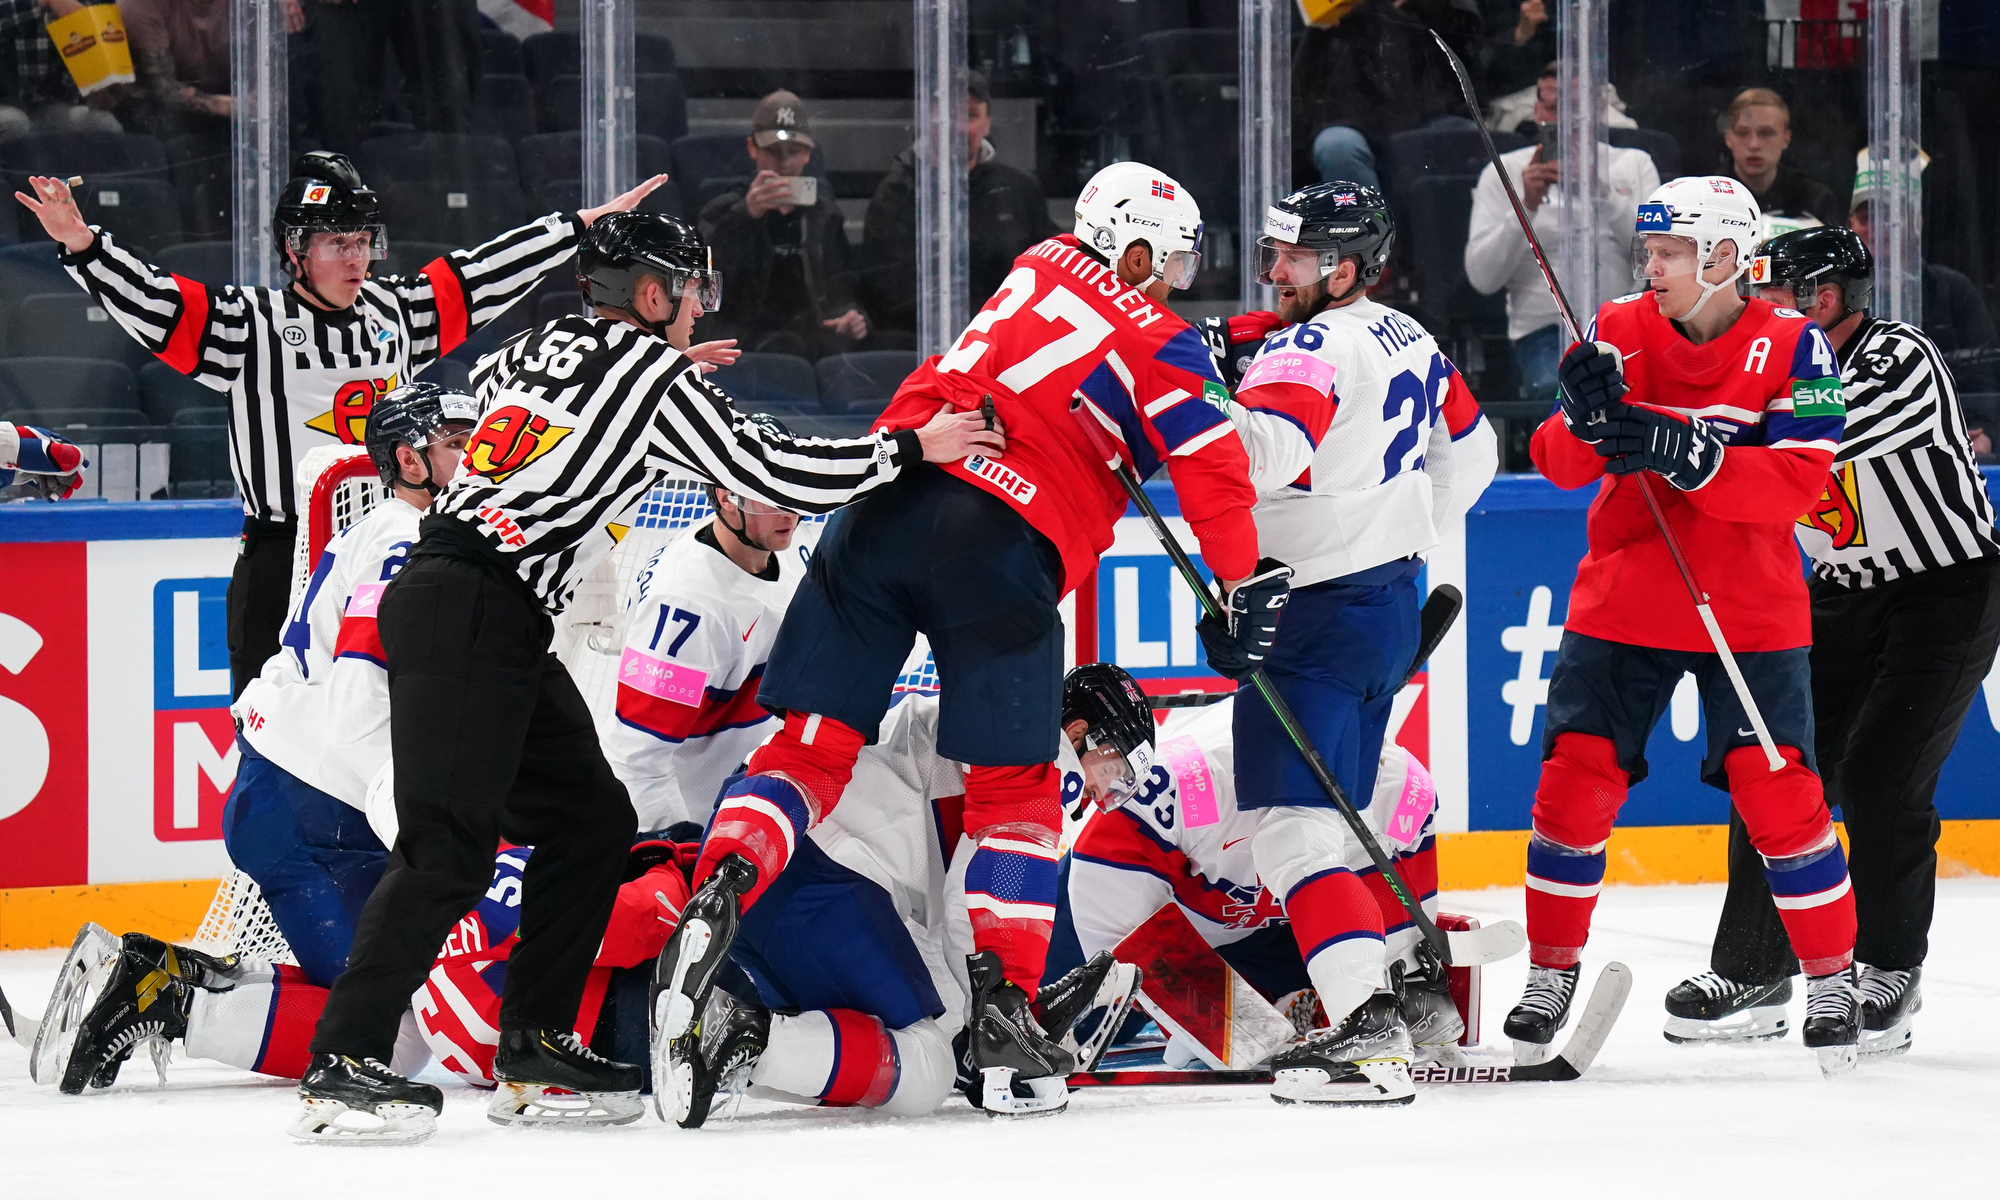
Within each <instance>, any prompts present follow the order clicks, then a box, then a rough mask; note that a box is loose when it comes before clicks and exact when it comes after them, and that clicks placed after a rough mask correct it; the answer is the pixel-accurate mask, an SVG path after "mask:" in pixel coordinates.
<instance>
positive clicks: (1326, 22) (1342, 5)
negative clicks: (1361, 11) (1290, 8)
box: [1299, 0, 1361, 29]
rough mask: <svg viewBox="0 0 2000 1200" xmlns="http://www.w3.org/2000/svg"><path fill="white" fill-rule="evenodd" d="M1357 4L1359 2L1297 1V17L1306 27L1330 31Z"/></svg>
mask: <svg viewBox="0 0 2000 1200" xmlns="http://www.w3.org/2000/svg"><path fill="white" fill-rule="evenodd" d="M1359 3H1361V0H1299V16H1301V17H1303V18H1304V19H1305V23H1306V24H1308V25H1313V26H1317V27H1318V28H1320V29H1331V28H1333V27H1334V26H1335V25H1338V24H1340V19H1341V18H1342V17H1344V16H1346V15H1347V10H1348V9H1350V8H1353V7H1354V6H1355V5H1357V4H1359Z"/></svg>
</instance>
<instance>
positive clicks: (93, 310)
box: [7, 284, 152, 408]
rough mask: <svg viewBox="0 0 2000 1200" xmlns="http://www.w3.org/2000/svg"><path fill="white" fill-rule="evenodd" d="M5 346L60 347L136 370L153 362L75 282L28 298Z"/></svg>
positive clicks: (13, 319)
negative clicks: (60, 289) (122, 364)
mask: <svg viewBox="0 0 2000 1200" xmlns="http://www.w3.org/2000/svg"><path fill="white" fill-rule="evenodd" d="M7 344H8V345H9V346H12V347H13V348H14V349H16V350H42V349H53V348H58V347H59V348H61V349H62V350H63V351H65V352H66V353H67V354H68V355H70V356H72V357H75V358H97V359H105V360H108V361H111V362H118V363H124V364H125V365H126V366H128V367H130V368H132V369H133V370H135V371H136V370H138V369H139V367H140V366H141V365H142V364H144V363H145V362H147V361H149V360H150V359H151V358H152V355H150V354H148V353H146V350H145V348H144V347H143V346H141V345H139V343H138V342H136V341H134V340H133V339H132V335H131V334H128V333H126V332H125V328H124V326H122V325H120V324H118V322H116V321H114V320H112V319H111V314H110V313H108V312H105V311H104V309H103V308H102V307H100V306H99V305H98V303H97V301H96V300H94V299H92V298H91V296H90V294H89V293H88V292H85V291H84V290H83V289H82V288H80V287H77V286H75V285H74V284H71V285H70V286H69V287H68V288H67V289H65V290H63V291H60V292H42V293H39V294H37V295H32V296H28V297H25V298H24V299H22V300H21V301H20V303H18V304H16V305H15V306H14V311H13V313H12V315H11V316H10V317H9V318H8V329H7ZM121 407H122V406H121ZM132 407H135V408H136V407H138V406H137V405H133V406H132Z"/></svg>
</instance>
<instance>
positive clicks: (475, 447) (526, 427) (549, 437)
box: [465, 404, 576, 483]
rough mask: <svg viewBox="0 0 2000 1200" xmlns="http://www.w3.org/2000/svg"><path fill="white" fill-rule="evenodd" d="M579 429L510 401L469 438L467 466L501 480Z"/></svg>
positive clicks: (494, 480) (470, 469)
mask: <svg viewBox="0 0 2000 1200" xmlns="http://www.w3.org/2000/svg"><path fill="white" fill-rule="evenodd" d="M575 431H576V429H575V426H569V425H553V424H550V423H549V419H548V418H547V417H543V416H537V415H536V414H534V413H531V412H529V411H528V410H527V409H526V408H524V407H522V406H521V405H519V404H509V405H507V406H505V407H504V408H498V409H495V410H494V411H493V412H491V413H488V414H487V416H486V420H485V421H484V422H483V423H481V425H480V426H479V429H478V432H476V433H474V434H473V435H472V438H471V440H470V441H468V442H466V444H465V469H466V470H468V471H470V472H472V473H473V474H475V475H484V476H486V477H487V478H488V479H491V480H492V481H493V482H495V483H499V482H500V481H501V480H503V479H505V478H507V477H508V476H509V475H512V474H513V473H514V472H516V471H518V470H520V469H521V468H522V467H525V466H527V465H528V464H529V463H531V462H533V461H535V460H536V459H538V458H540V457H541V456H542V455H544V454H547V453H548V452H549V451H551V450H553V449H555V448H556V446H557V444H558V443H560V442H561V441H562V440H563V439H564V438H566V437H568V436H569V435H570V434H572V433H574V432H575Z"/></svg>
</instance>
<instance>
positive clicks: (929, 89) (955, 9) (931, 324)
mask: <svg viewBox="0 0 2000 1200" xmlns="http://www.w3.org/2000/svg"><path fill="white" fill-rule="evenodd" d="M915 3H916V6H917V7H916V13H915V20H914V21H913V22H912V25H913V29H914V37H915V39H916V55H915V61H916V75H917V95H916V109H917V114H916V115H917V353H919V354H922V355H926V356H928V355H932V354H942V353H944V352H945V350H947V349H948V348H950V346H951V342H952V339H954V338H956V337H957V336H958V334H959V331H960V330H961V329H963V328H964V327H965V322H966V320H967V319H968V318H969V316H970V314H969V313H968V312H967V297H966V288H967V280H968V267H967V260H968V257H969V250H968V247H969V238H968V236H967V232H966V200H967V196H968V194H969V193H970V191H971V188H970V186H969V184H968V180H967V175H968V174H969V172H970V171H971V164H970V160H969V149H970V148H969V147H968V146H967V145H966V137H967V134H966V119H967V114H966V85H965V30H966V21H965V3H966V0H915ZM982 299H983V297H982Z"/></svg>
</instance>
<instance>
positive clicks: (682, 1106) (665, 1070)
mask: <svg viewBox="0 0 2000 1200" xmlns="http://www.w3.org/2000/svg"><path fill="white" fill-rule="evenodd" d="M770 1044H771V1010H770V1009H768V1008H765V1007H764V1006H763V1005H761V1004H755V1003H752V1002H750V1001H747V1000H738V999H737V998H736V997H734V996H732V995H730V994H729V993H728V992H725V991H723V990H722V989H721V988H716V989H715V990H714V991H712V992H710V993H709V997H708V1006H707V1007H706V1008H704V1009H703V1010H702V1014H701V1020H699V1021H697V1022H695V1026H694V1028H693V1029H691V1030H689V1031H688V1032H687V1033H686V1034H684V1035H682V1036H681V1037H677V1038H673V1039H671V1040H669V1039H666V1038H661V1039H659V1040H657V1041H656V1042H655V1043H654V1045H653V1109H654V1111H656V1112H658V1113H659V1114H660V1119H661V1120H663V1121H672V1122H673V1123H674V1124H676V1125H679V1126H680V1127H681V1128H682V1129H699V1128H701V1126H702V1123H703V1122H704V1121H707V1120H708V1117H709V1113H710V1112H711V1111H712V1109H713V1107H714V1105H715V1098H716V1096H717V1095H718V1094H720V1095H726V1096H741V1095H743V1094H744V1093H745V1092H746V1091H747V1090H748V1089H749V1086H750V1072H751V1071H753V1070H755V1069H756V1066H757V1060H758V1059H760V1058H762V1057H763V1056H764V1049H765V1047H767V1046H769V1045H770Z"/></svg>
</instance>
